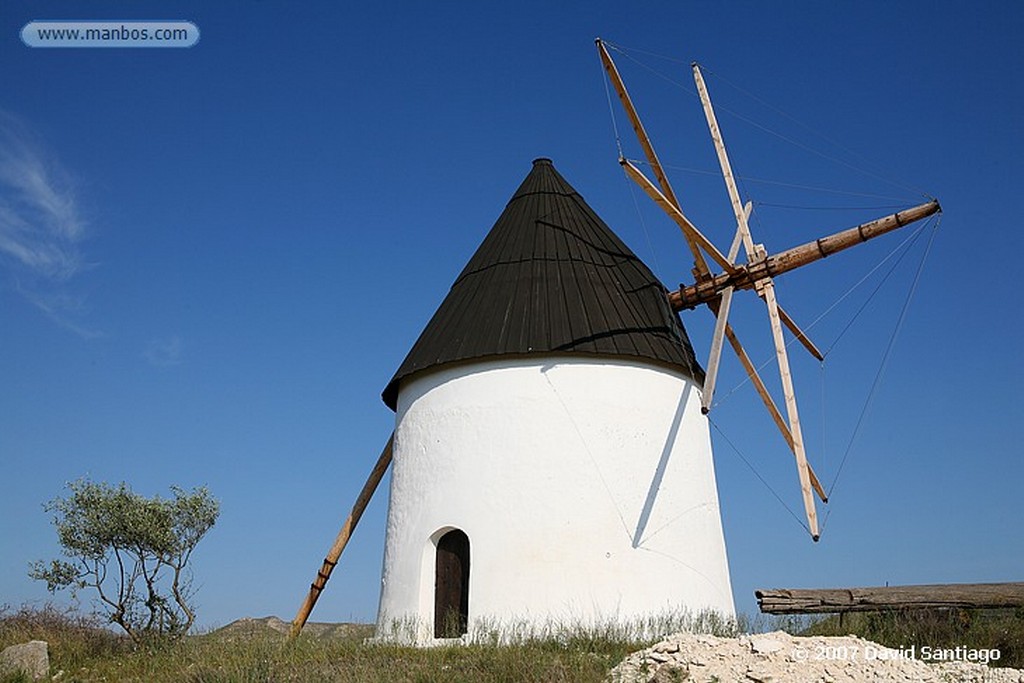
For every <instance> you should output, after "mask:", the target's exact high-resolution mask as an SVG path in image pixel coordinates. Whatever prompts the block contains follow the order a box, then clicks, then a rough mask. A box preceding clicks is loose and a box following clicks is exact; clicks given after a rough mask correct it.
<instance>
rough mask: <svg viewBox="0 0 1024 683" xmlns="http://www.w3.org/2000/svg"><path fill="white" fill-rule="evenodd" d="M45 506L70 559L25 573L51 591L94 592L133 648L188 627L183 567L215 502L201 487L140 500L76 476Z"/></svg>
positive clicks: (216, 510)
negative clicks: (76, 479)
mask: <svg viewBox="0 0 1024 683" xmlns="http://www.w3.org/2000/svg"><path fill="white" fill-rule="evenodd" d="M67 488H68V490H69V494H68V495H67V497H64V498H61V497H58V498H55V499H53V500H52V501H50V502H49V503H47V504H46V506H45V509H46V510H47V511H48V512H52V513H53V514H54V518H53V523H54V526H55V527H56V530H57V538H58V540H59V542H60V545H61V552H62V553H63V555H64V556H65V557H67V558H70V560H71V561H67V560H51V561H50V562H49V563H48V564H47V563H45V562H43V561H41V560H40V561H37V562H34V563H33V564H32V565H31V568H30V571H29V576H31V577H32V578H34V579H38V580H40V581H45V582H46V587H47V589H48V590H49V591H50V592H51V593H52V592H55V591H57V590H63V589H69V590H70V591H71V592H72V593H73V594H74V593H76V592H77V591H79V590H83V589H94V590H95V591H96V594H97V596H98V604H99V605H100V606H101V609H102V611H103V612H104V613H105V614H106V616H107V618H108V619H109V621H110V623H113V624H117V625H118V626H120V627H121V628H122V629H124V631H125V633H127V634H128V635H129V636H130V637H131V639H132V640H133V641H135V642H136V643H137V644H138V643H141V642H143V641H144V640H147V639H149V638H150V637H151V636H153V635H169V636H174V637H177V636H181V635H183V634H184V633H186V632H188V630H189V629H190V628H191V627H192V624H193V623H194V622H195V610H194V608H193V607H192V605H191V602H190V601H191V597H192V590H191V570H190V567H189V562H190V560H191V557H192V552H193V551H194V550H195V547H196V545H197V544H198V543H199V541H200V540H202V538H203V536H204V535H206V532H207V531H209V530H210V528H211V527H213V525H214V523H215V522H216V521H217V517H218V515H219V514H220V504H219V503H218V502H217V501H216V500H214V499H213V497H212V496H211V495H210V492H209V491H208V490H207V489H206V488H197V489H193V490H192V491H191V492H186V491H185V490H183V489H181V488H178V487H173V486H172V487H171V493H172V494H173V498H170V499H165V498H161V497H159V496H156V497H154V498H145V497H143V496H140V495H138V494H136V493H134V492H133V491H132V490H131V489H130V488H129V487H128V485H127V484H125V483H123V482H122V483H121V484H120V485H118V486H116V487H114V486H111V485H109V484H106V483H95V482H91V481H88V480H86V479H80V480H78V481H76V482H72V483H70V484H68V487H67Z"/></svg>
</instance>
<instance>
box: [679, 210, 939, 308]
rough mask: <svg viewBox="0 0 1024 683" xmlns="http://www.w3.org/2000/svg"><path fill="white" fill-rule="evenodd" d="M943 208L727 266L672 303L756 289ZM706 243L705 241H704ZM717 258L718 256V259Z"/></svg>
mask: <svg viewBox="0 0 1024 683" xmlns="http://www.w3.org/2000/svg"><path fill="white" fill-rule="evenodd" d="M940 210H941V207H940V206H939V202H938V201H935V200H932V201H930V202H926V203H924V204H920V205H919V206H915V207H912V208H910V209H907V210H906V211H900V212H899V213H894V214H892V215H889V216H885V217H883V218H879V219H877V220H873V221H870V222H868V223H863V224H861V225H857V226H854V227H852V228H849V229H848V230H843V231H842V232H838V233H835V234H834V235H829V236H828V237H822V238H821V239H818V240H815V241H813V242H808V243H806V244H802V245H800V246H798V247H793V248H792V249H787V250H786V251H783V252H781V253H778V254H774V255H772V256H768V257H766V258H764V259H757V260H755V261H753V262H752V263H747V264H743V265H739V266H733V269H732V270H730V269H729V268H725V270H726V271H727V272H725V273H721V274H719V275H715V276H714V277H712V278H709V279H708V280H706V281H704V282H699V283H697V284H695V285H689V286H686V287H680V288H679V290H678V291H675V292H669V295H668V298H669V303H671V304H672V308H673V309H674V310H676V311H682V310H686V309H690V308H696V307H697V306H699V305H700V304H704V303H707V302H709V301H712V300H714V299H715V298H716V297H717V296H718V295H719V292H721V291H722V290H723V289H725V288H726V287H734V288H736V289H752V288H753V287H754V284H755V283H756V282H757V281H758V280H762V279H764V278H766V277H777V276H779V275H782V274H783V273H787V272H789V271H791V270H794V269H796V268H799V267H801V266H805V265H807V264H809V263H814V262H815V261H819V260H821V259H823V258H825V257H826V256H831V255H832V254H835V253H836V252H839V251H842V250H843V249H849V248H850V247H853V246H856V245H858V244H860V243H861V242H867V241H868V240H870V239H873V238H875V237H878V236H880V235H884V234H885V233H887V232H892V231H893V230H896V229H898V228H902V227H904V226H906V225H909V224H910V223H913V222H915V221H919V220H921V219H922V218H927V217H928V216H931V215H932V214H935V213H938V212H939V211H940ZM702 246H703V245H702ZM716 260H717V259H716Z"/></svg>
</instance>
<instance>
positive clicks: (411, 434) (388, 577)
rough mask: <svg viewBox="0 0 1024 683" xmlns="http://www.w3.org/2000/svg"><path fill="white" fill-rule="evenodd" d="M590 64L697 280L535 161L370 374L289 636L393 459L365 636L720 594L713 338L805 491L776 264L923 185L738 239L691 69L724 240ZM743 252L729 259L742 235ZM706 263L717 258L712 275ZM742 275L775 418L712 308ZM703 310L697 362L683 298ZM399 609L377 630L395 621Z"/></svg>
mask: <svg viewBox="0 0 1024 683" xmlns="http://www.w3.org/2000/svg"><path fill="white" fill-rule="evenodd" d="M598 48H599V52H600V55H601V59H602V62H603V64H604V66H605V68H606V70H607V72H608V74H609V77H610V78H611V81H612V83H613V85H614V87H615V90H616V92H617V93H618V95H619V98H620V99H621V101H622V103H623V106H624V107H625V108H626V111H627V114H628V115H629V118H630V121H631V123H632V125H633V128H634V130H635V132H636V134H637V136H638V138H639V139H640V142H641V146H642V147H643V149H644V153H645V155H646V157H647V160H648V162H649V164H650V166H651V168H652V169H653V172H654V174H655V177H656V179H657V184H655V183H654V182H651V181H650V180H648V179H647V178H646V177H645V176H644V175H643V173H642V172H641V171H640V170H639V169H638V168H637V167H636V166H635V165H633V164H632V163H631V162H629V161H628V160H626V159H620V163H621V164H622V165H623V167H624V169H625V170H626V172H627V175H628V176H629V177H631V178H632V179H633V180H634V181H636V182H637V183H638V184H639V185H640V186H641V187H642V188H643V189H644V190H645V192H646V193H647V194H648V195H649V196H651V198H652V199H654V200H655V201H656V202H657V203H658V204H659V206H661V207H662V208H663V209H664V210H665V211H666V212H667V213H668V215H669V216H670V217H671V218H672V219H673V220H674V221H675V222H676V223H677V224H678V225H679V227H680V228H681V229H682V231H683V234H684V236H685V238H686V241H687V243H688V244H689V246H690V249H691V251H692V253H693V258H694V271H693V272H694V275H695V278H696V282H695V284H693V285H690V286H686V287H683V286H681V287H680V288H679V290H678V291H672V292H669V291H668V290H666V288H665V287H664V286H663V285H662V284H661V283H659V282H658V280H657V279H656V278H655V276H654V275H653V274H652V273H651V271H650V270H649V269H648V268H647V267H646V266H645V265H644V264H643V263H642V262H641V261H640V260H639V259H638V258H637V257H636V255H635V254H633V252H631V251H630V250H629V248H628V247H626V246H625V244H623V243H622V242H621V240H619V238H618V237H616V236H615V234H614V233H613V232H612V231H611V229H610V228H608V226H607V225H605V224H604V223H603V222H602V221H601V219H600V218H598V216H597V215H596V214H595V213H594V211H593V210H592V209H591V208H590V207H589V206H587V204H586V203H585V202H584V201H583V199H582V197H581V196H580V195H579V193H578V192H576V190H575V189H573V188H572V187H571V186H570V185H569V183H568V182H566V181H565V179H564V178H562V176H561V175H559V173H558V172H557V171H556V170H555V169H554V166H553V165H552V163H551V161H550V160H548V159H537V160H536V161H534V165H533V168H532V170H531V171H530V173H529V175H528V176H527V177H526V179H525V180H524V181H523V183H522V184H521V185H520V187H519V189H518V190H517V191H516V192H515V194H514V195H513V196H512V199H511V200H510V201H509V203H508V205H507V206H506V208H505V210H504V212H503V213H502V214H501V216H500V217H499V218H498V220H497V222H496V223H495V225H494V227H493V228H492V229H491V231H490V233H488V235H487V237H486V238H485V239H484V241H483V243H482V244H481V246H480V247H479V249H478V250H477V252H476V253H475V254H474V256H473V257H472V259H471V260H470V262H469V263H468V264H467V265H466V267H465V268H464V270H463V271H462V273H461V274H460V275H459V277H458V279H457V280H456V281H455V283H454V284H453V285H452V288H451V291H450V292H449V294H448V296H447V297H446V298H445V299H444V301H443V302H442V304H441V306H440V307H439V308H438V310H437V312H436V313H435V314H434V316H433V318H432V319H431V320H430V322H429V323H428V325H427V327H426V328H425V329H424V331H423V333H422V334H421V335H420V337H419V339H418V340H417V342H416V343H415V345H414V346H413V348H412V350H411V351H410V352H409V354H408V356H407V357H406V359H405V361H404V362H403V363H402V365H401V366H400V367H399V369H398V371H397V372H396V373H395V375H394V377H393V378H392V380H391V382H390V383H389V384H388V385H387V387H386V388H385V390H384V392H383V399H384V402H385V403H386V404H387V405H388V406H389V407H390V408H392V409H393V410H395V412H396V427H395V432H394V434H393V435H392V438H391V439H389V441H388V443H387V446H385V448H384V451H383V452H382V453H381V456H380V458H379V459H378V461H377V465H376V466H375V468H374V470H373V472H372V474H371V476H370V478H369V480H368V481H367V483H366V485H365V486H364V488H363V491H362V492H361V493H360V496H359V498H358V500H357V501H356V504H355V506H354V507H353V510H352V513H351V514H350V516H349V518H348V519H347V520H346V521H345V524H344V525H343V527H342V530H341V532H340V533H339V535H338V538H337V539H336V541H335V544H334V546H333V547H332V548H331V550H330V552H329V553H328V555H327V558H326V559H325V560H324V563H323V566H322V567H321V569H320V571H319V573H318V575H317V578H316V580H315V581H314V582H313V584H312V586H311V589H310V591H309V594H308V595H307V598H306V600H305V602H304V604H303V606H302V607H301V608H300V610H299V613H298V614H297V616H296V618H295V620H294V622H293V628H292V634H293V635H295V634H297V633H298V632H299V631H300V630H301V628H302V626H303V624H304V623H305V621H306V619H307V618H308V616H309V613H310V611H311V610H312V607H313V605H314V604H315V603H316V600H317V598H318V597H319V595H320V592H321V591H322V590H323V588H324V585H325V584H326V581H327V580H328V578H329V577H330V574H331V572H332V570H333V568H334V566H335V565H336V564H337V561H338V557H339V556H340V554H341V552H342V550H343V549H344V547H345V545H346V544H347V542H348V539H349V536H350V535H351V532H352V529H353V528H354V527H355V525H356V524H357V523H358V521H359V518H360V516H361V515H362V512H363V510H364V509H365V507H366V504H367V502H368V501H369V499H370V497H371V496H372V494H373V492H374V490H375V489H376V487H377V485H378V483H379V482H380V480H381V477H382V476H383V474H384V471H385V470H386V469H387V467H388V466H389V465H390V464H391V463H392V461H393V463H394V470H393V476H392V481H391V496H390V501H389V509H388V521H387V538H386V543H385V555H384V570H383V577H382V592H381V601H380V611H379V615H378V637H385V638H386V637H388V636H389V635H391V636H393V637H398V638H403V639H409V640H412V641H414V642H417V643H430V642H433V641H435V640H438V639H448V638H455V637H460V636H461V635H463V634H465V633H467V632H470V631H472V630H473V628H474V626H483V627H484V628H487V629H490V628H497V629H499V630H502V629H508V630H523V629H525V630H527V631H529V630H543V629H545V628H546V627H548V626H550V625H556V626H557V625H560V624H572V625H582V626H585V625H587V624H599V623H604V622H607V621H616V622H620V623H621V622H629V621H633V620H643V619H647V618H649V617H651V616H652V615H657V614H659V613H666V612H670V613H680V612H681V611H687V612H690V613H697V612H700V611H703V610H714V611H716V612H718V613H720V614H722V615H725V616H728V615H731V614H732V613H733V611H734V608H733V602H732V591H731V588H730V582H729V572H728V563H727V560H726V551H725V543H724V539H723V536H722V527H721V517H720V514H719V508H718V496H717V490H716V486H715V474H714V466H713V462H712V456H711V444H710V436H709V430H708V422H707V419H706V418H705V417H704V414H703V413H706V412H707V408H708V406H709V405H710V403H711V397H712V395H713V392H714V380H715V376H716V373H717V367H718V364H719V359H720V354H721V350H722V347H723V345H724V340H728V341H729V343H730V345H731V346H732V348H733V349H734V351H735V352H736V353H737V355H738V356H739V358H740V360H741V362H742V364H743V366H744V368H745V369H746V371H747V372H748V374H749V375H750V377H751V380H752V381H753V384H754V386H755V388H756V389H757V391H758V393H759V394H760V396H761V398H762V400H763V401H764V403H765V406H766V407H767V408H768V410H769V412H770V413H771V414H772V417H773V419H774V421H775V423H776V424H777V425H778V426H779V428H780V430H781V432H782V434H783V436H784V438H785V440H786V442H787V444H789V446H790V447H791V449H792V450H793V453H794V456H795V460H796V464H797V470H798V475H799V479H800V484H801V492H802V495H803V499H804V506H805V512H806V515H807V528H808V531H809V532H810V534H811V536H812V537H813V538H814V539H815V540H817V537H818V526H817V514H816V509H815V508H816V506H815V502H814V499H813V494H812V490H813V491H815V492H817V494H818V496H819V497H820V498H821V499H822V500H823V501H824V500H825V494H824V491H823V489H822V487H821V486H820V484H819V483H818V481H817V478H816V477H815V475H814V472H813V470H812V469H811V468H810V466H809V465H808V463H807V459H806V457H805V454H804V446H803V443H802V437H801V435H800V424H799V417H798V414H797V408H796V398H795V394H794V391H793V386H792V381H791V379H790V377H789V364H788V358H787V354H786V347H785V343H784V340H783V332H782V326H783V325H785V326H787V327H788V328H789V329H790V330H791V331H792V332H793V333H794V335H795V336H796V337H797V339H799V340H800V341H801V343H802V344H803V345H804V346H805V347H806V348H807V349H808V350H809V351H810V352H811V353H813V354H817V349H816V348H815V347H814V345H813V344H812V343H811V342H810V341H809V340H808V339H807V337H806V335H805V334H804V333H803V332H802V331H801V330H800V329H799V328H798V327H797V326H796V324H795V323H794V322H793V321H792V320H791V319H790V318H789V316H787V315H786V314H785V312H784V311H783V310H782V309H781V308H780V307H779V306H778V303H777V301H776V299H775V294H774V289H773V284H772V278H773V277H775V276H777V275H780V274H782V273H784V272H787V271H789V270H792V269H794V268H796V267H799V266H801V265H804V264H806V263H810V262H812V261H815V260H819V259H822V258H824V257H826V256H828V255H830V254H832V253H835V252H837V251H839V250H842V249H845V248H848V247H850V246H853V245H855V244H858V243H860V242H863V241H866V240H868V239H871V238H873V237H875V236H878V235H881V234H884V233H886V232H889V231H891V230H894V229H897V228H899V227H902V226H904V225H907V224H908V223H911V222H914V221H916V220H919V219H921V218H924V217H926V216H929V215H931V214H933V213H935V212H937V211H938V210H939V205H938V202H935V201H933V202H929V203H927V204H922V205H920V206H917V207H913V208H911V209H908V210H906V211H903V212H900V213H897V214H893V215H891V216H887V217H884V218H880V219H878V220H876V221H872V222H870V223H866V224H863V225H859V226H856V227H854V228H850V229H848V230H845V231H843V232H840V233H836V234H834V235H830V236H828V237H824V238H821V239H818V240H816V241H814V242H811V243H808V244H805V245H802V246H799V247H795V248H793V249H790V250H787V251H785V252H782V253H779V254H774V255H768V254H767V253H766V252H765V250H764V248H763V246H762V245H758V244H754V243H753V240H752V239H751V236H750V231H749V229H748V227H747V214H748V213H749V205H748V206H747V207H743V206H742V204H741V202H740V198H739V195H738V192H737V191H736V186H735V183H734V182H733V179H732V171H731V168H730V167H729V162H728V157H727V156H726V153H725V147H724V144H723V143H722V140H721V135H720V133H719V131H718V127H717V123H716V122H715V118H714V112H713V111H712V109H711V104H710V101H709V99H708V98H707V94H706V89H705V88H704V83H703V79H702V78H701V76H700V72H699V69H697V68H696V66H695V67H694V76H695V79H696V81H697V85H698V89H699V90H700V92H701V96H702V100H703V102H704V107H705V113H706V114H707V118H708V123H709V126H710V128H711V132H712V138H713V139H714V141H715V145H716V149H717V150H718V154H719V160H720V162H721V165H722V171H723V175H724V177H725V180H726V185H727V187H728V189H729V195H730V199H731V201H732V205H733V209H734V212H735V215H736V220H737V230H736V236H735V239H734V241H733V245H732V248H731V249H730V251H729V253H728V255H725V254H723V253H722V252H720V251H719V250H718V249H716V248H715V246H714V245H713V244H712V243H711V242H710V241H709V240H708V239H707V238H706V237H705V236H704V235H703V234H702V233H701V232H700V231H699V230H698V229H697V228H696V227H695V226H694V225H693V224H692V223H691V222H690V221H689V219H687V218H686V216H685V215H684V214H683V212H682V211H681V209H680V206H679V202H678V200H677V199H676V198H675V195H674V193H673V192H672V189H671V187H670V186H669V184H668V181H667V179H666V177H665V175H664V172H663V171H662V168H661V164H660V163H659V162H658V159H657V156H656V154H655V153H654V150H653V147H652V146H651V144H650V141H649V139H648V137H647V135H646V133H645V132H644V129H643V126H642V124H641V123H640V119H639V117H638V116H637V113H636V111H635V109H634V108H633V105H632V103H631V101H630V99H629V96H628V94H627V93H626V90H625V86H624V85H623V83H622V81H621V79H620V78H619V75H618V73H617V70H616V69H615V66H614V64H613V63H612V61H611V58H610V56H609V54H608V52H607V50H606V49H605V48H604V45H603V44H602V43H601V41H598ZM741 246H743V247H744V248H745V252H746V261H745V262H739V261H738V260H737V255H738V253H739V250H740V247H741ZM709 261H710V262H711V263H712V264H713V266H714V267H716V268H721V270H722V272H720V273H718V274H715V273H713V272H712V270H711V268H710V267H709ZM736 289H754V290H755V291H756V292H757V294H758V295H759V296H760V297H761V298H762V299H764V301H765V303H766V305H767V307H768V312H769V318H770V320H771V325H772V331H773V338H774V340H775V345H776V351H777V357H778V364H779V370H780V375H781V379H782V385H783V391H784V394H785V405H786V411H787V419H784V418H783V417H782V413H781V411H779V410H778V408H777V407H776V406H775V402H774V401H773V399H772V398H771V396H770V395H769V393H768V391H767V389H766V388H765V385H764V383H763V382H762V381H761V379H760V377H759V376H758V374H757V371H756V370H755V368H754V366H753V364H752V363H751V362H750V360H749V358H748V357H747V355H746V353H745V351H744V350H743V347H742V346H741V345H740V343H739V341H738V340H737V339H736V336H735V334H734V332H733V331H732V329H731V327H730V326H729V324H728V322H727V317H728V311H729V305H730V302H731V297H732V293H733V291H734V290H736ZM700 304H706V305H707V306H708V307H709V308H710V309H711V310H712V311H713V312H714V314H715V315H716V317H717V324H716V328H715V334H714V337H713V340H712V347H711V352H710V356H709V361H708V364H707V367H708V372H707V373H705V371H704V370H703V369H702V368H701V367H700V366H699V365H698V363H697V362H696V360H695V358H694V353H693V349H692V348H691V346H690V343H689V340H688V338H687V336H686V332H685V330H684V329H683V326H682V324H681V322H680V320H679V317H678V311H680V310H685V309H690V308H694V307H696V306H698V305H700ZM396 623H397V624H402V625H404V627H405V628H399V629H397V630H392V629H391V628H390V627H391V626H392V625H393V624H396Z"/></svg>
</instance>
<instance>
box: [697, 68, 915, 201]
mask: <svg viewBox="0 0 1024 683" xmlns="http://www.w3.org/2000/svg"><path fill="white" fill-rule="evenodd" d="M702 66H703V65H702ZM704 72H705V73H708V74H711V75H712V76H714V77H715V78H716V79H717V80H719V81H721V82H722V83H725V84H726V85H728V86H729V87H731V88H733V89H734V90H736V91H737V92H740V93H742V94H744V95H746V96H747V97H749V98H750V99H752V100H754V101H755V102H757V103H758V104H760V105H762V106H764V107H766V108H768V109H770V110H772V111H774V112H775V113H776V114H779V115H780V116H782V117H784V118H787V119H789V120H790V121H792V122H793V123H795V124H796V125H798V126H800V127H801V128H803V129H805V130H807V131H809V132H811V133H813V134H814V135H817V136H818V137H820V138H821V139H822V140H824V141H825V142H827V143H829V144H830V145H833V146H835V147H836V148H838V149H839V150H841V151H843V152H845V153H847V154H849V155H851V156H853V157H856V158H858V159H860V160H861V162H863V163H864V164H866V165H868V166H873V167H875V168H876V169H877V168H878V165H877V164H876V163H875V162H873V161H871V160H870V159H868V158H867V157H866V156H864V155H863V154H861V153H860V152H857V151H856V150H853V149H850V148H849V147H847V146H845V145H844V144H842V143H841V142H839V141H838V140H834V139H832V138H831V137H829V136H828V135H826V134H824V133H823V132H821V131H820V130H817V129H816V128H814V127H813V126H811V125H809V124H807V123H805V122H803V121H801V120H800V119H798V118H797V117H795V116H793V115H792V114H790V113H789V112H787V111H785V110H783V109H780V108H779V107H776V106H775V105H773V104H771V103H770V102H768V101H767V100H765V99H763V98H761V97H759V96H758V95H755V94H754V93H753V92H751V91H749V90H746V89H745V88H742V87H740V86H739V85H737V84H735V83H733V82H731V81H729V80H728V79H726V78H725V77H724V76H721V75H720V74H717V73H715V72H714V71H712V70H711V69H708V68H704ZM866 170H867V169H865V171H866ZM870 175H873V176H874V177H875V178H876V179H878V180H882V181H884V182H887V183H889V184H891V185H893V186H894V187H899V188H900V189H903V190H907V191H909V192H914V193H916V194H921V195H923V196H925V197H928V198H929V199H931V197H930V196H929V195H928V193H926V192H924V191H923V190H921V189H920V188H916V187H913V186H910V185H906V184H904V183H901V182H898V181H895V180H893V179H890V178H887V177H885V176H882V175H880V174H878V173H874V172H872V173H870Z"/></svg>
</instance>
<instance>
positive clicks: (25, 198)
mask: <svg viewBox="0 0 1024 683" xmlns="http://www.w3.org/2000/svg"><path fill="white" fill-rule="evenodd" d="M85 232H86V224H85V220H84V219H83V218H82V214H81V210H80V208H79V206H78V203H77V201H76V198H75V192H74V188H73V183H72V182H71V179H70V177H69V175H68V173H67V172H66V171H65V170H64V169H63V167H62V166H61V165H60V163H59V162H57V161H56V160H55V159H54V158H52V156H50V155H48V154H47V153H46V151H45V148H44V146H43V145H42V144H41V143H40V142H38V140H37V138H36V136H35V135H34V134H33V133H32V131H31V130H30V129H29V127H28V126H26V125H25V124H24V123H22V122H21V121H20V120H19V119H18V118H16V117H15V116H13V115H11V114H9V113H7V112H5V111H2V110H0V267H3V269H4V270H6V271H7V272H8V274H9V275H10V277H11V278H12V280H13V282H14V283H15V286H14V288H15V290H16V291H18V292H20V293H21V294H22V295H23V296H24V297H25V299H27V300H28V301H30V302H31V303H32V304H34V305H35V306H36V307H37V308H39V309H40V310H41V311H43V312H44V313H45V314H46V315H48V316H49V317H50V318H51V319H53V320H54V321H55V322H57V323H58V324H60V325H62V326H63V327H65V328H67V329H69V330H72V331H73V332H75V333H76V334H79V335H81V336H83V337H95V336H98V335H99V333H98V332H96V331H94V330H89V329H88V328H86V327H85V326H83V325H82V324H80V323H79V322H76V318H77V317H80V316H81V315H82V314H83V313H84V303H83V301H82V299H81V297H78V296H75V295H74V294H72V293H70V292H69V291H67V290H68V287H69V286H70V280H71V279H72V278H74V277H75V276H76V275H78V274H80V273H81V272H82V271H83V270H85V269H86V268H87V267H88V264H87V263H86V262H85V260H84V258H83V255H82V250H81V244H82V241H83V240H84V238H85Z"/></svg>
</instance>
